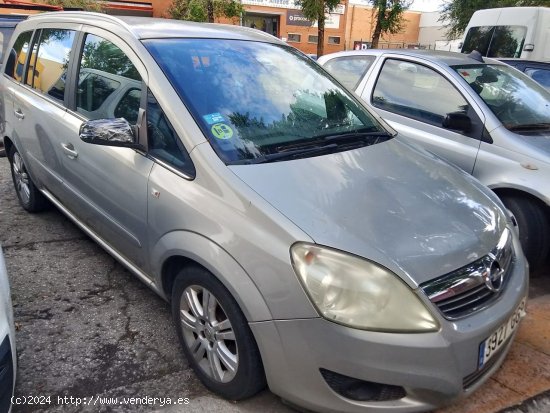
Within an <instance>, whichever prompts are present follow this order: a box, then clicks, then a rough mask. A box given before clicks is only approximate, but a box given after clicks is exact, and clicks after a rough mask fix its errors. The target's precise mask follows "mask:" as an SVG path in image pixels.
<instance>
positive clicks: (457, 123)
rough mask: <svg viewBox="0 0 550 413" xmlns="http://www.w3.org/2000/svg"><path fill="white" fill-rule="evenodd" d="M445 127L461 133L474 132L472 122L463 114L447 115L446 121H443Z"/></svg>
mask: <svg viewBox="0 0 550 413" xmlns="http://www.w3.org/2000/svg"><path fill="white" fill-rule="evenodd" d="M443 127H444V128H447V129H454V130H458V131H461V132H470V131H471V130H472V121H471V120H470V117H469V116H468V115H466V114H465V113H463V112H451V113H447V115H446V116H445V119H443Z"/></svg>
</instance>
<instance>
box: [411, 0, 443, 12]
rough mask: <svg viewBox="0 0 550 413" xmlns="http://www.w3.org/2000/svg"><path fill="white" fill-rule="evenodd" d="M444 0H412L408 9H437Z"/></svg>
mask: <svg viewBox="0 0 550 413" xmlns="http://www.w3.org/2000/svg"><path fill="white" fill-rule="evenodd" d="M443 3H444V0H414V1H413V3H412V4H411V6H410V7H409V10H414V11H438V10H439V8H440V7H441V5H442V4H443Z"/></svg>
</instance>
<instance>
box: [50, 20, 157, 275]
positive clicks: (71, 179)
mask: <svg viewBox="0 0 550 413" xmlns="http://www.w3.org/2000/svg"><path fill="white" fill-rule="evenodd" d="M79 49H80V50H82V55H81V58H80V59H79V61H78V62H77V66H76V67H75V68H74V71H73V74H74V75H73V79H74V80H73V84H72V85H73V88H72V96H71V99H70V103H69V110H68V112H67V119H66V120H67V123H68V124H69V125H70V127H71V129H72V133H71V134H70V135H67V136H63V137H62V138H61V141H60V142H59V148H60V150H61V152H62V154H63V156H62V159H63V165H64V171H65V172H64V176H63V182H64V185H65V186H66V188H67V191H68V192H69V193H70V196H69V202H70V205H69V208H70V209H71V210H72V211H73V212H74V213H75V215H77V216H78V217H79V218H80V219H81V220H82V221H83V222H84V223H85V224H86V225H87V226H88V227H90V228H91V229H92V230H93V231H94V232H96V233H97V234H98V235H99V236H100V237H101V238H102V239H104V240H105V241H106V242H107V243H108V244H109V245H110V246H111V247H113V248H114V249H116V250H117V251H118V252H119V253H120V254H122V255H123V256H124V257H126V258H127V259H129V260H130V261H131V262H132V263H134V264H135V265H137V266H138V267H139V268H140V269H142V270H143V271H144V272H148V265H149V264H148V258H147V257H148V254H147V251H148V245H147V180H148V177H149V173H150V171H151V168H152V167H153V161H152V160H151V159H149V158H147V157H146V156H145V154H143V153H141V152H139V151H136V150H134V149H129V148H117V147H110V146H99V145H93V144H89V143H85V142H83V141H82V140H81V139H80V138H79V130H80V126H81V125H82V123H83V121H86V120H94V119H112V118H125V119H126V120H127V121H128V122H129V123H130V124H136V122H137V118H138V112H139V109H140V106H141V94H142V84H143V81H144V80H145V79H144V77H145V76H146V71H145V70H144V68H143V66H141V63H140V62H139V59H137V58H136V57H135V55H134V54H133V52H132V50H131V49H130V48H129V47H128V46H127V45H126V44H125V43H123V42H120V41H118V40H117V38H116V37H114V36H112V35H110V34H109V33H107V32H103V31H101V30H98V29H95V28H90V29H89V30H84V36H83V37H82V40H81V45H80V46H79Z"/></svg>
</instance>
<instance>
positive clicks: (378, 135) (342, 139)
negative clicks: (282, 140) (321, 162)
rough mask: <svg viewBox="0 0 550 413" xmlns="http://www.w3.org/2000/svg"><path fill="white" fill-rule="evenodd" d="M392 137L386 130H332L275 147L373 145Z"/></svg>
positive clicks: (284, 148)
mask: <svg viewBox="0 0 550 413" xmlns="http://www.w3.org/2000/svg"><path fill="white" fill-rule="evenodd" d="M392 137H393V135H392V134H390V133H388V132H386V131H377V132H361V131H360V130H359V131H353V132H341V133H334V132H332V133H327V134H324V135H318V136H314V137H313V138H310V139H306V140H302V141H299V142H296V143H291V144H288V145H281V146H278V147H277V148H276V149H277V151H279V152H286V151H291V150H295V149H306V148H310V147H316V146H319V145H326V144H336V145H338V146H342V145H344V146H348V145H353V146H354V147H358V146H369V145H374V144H377V143H380V142H384V141H387V140H388V139H390V138H392ZM358 144H360V145H358Z"/></svg>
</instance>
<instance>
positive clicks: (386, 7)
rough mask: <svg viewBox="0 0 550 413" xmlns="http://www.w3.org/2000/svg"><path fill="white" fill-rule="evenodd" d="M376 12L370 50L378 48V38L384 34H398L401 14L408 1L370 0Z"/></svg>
mask: <svg viewBox="0 0 550 413" xmlns="http://www.w3.org/2000/svg"><path fill="white" fill-rule="evenodd" d="M370 2H371V4H372V7H373V9H374V10H375V11H376V18H375V20H376V24H375V26H374V32H373V33H372V48H373V49H376V48H378V42H379V41H380V36H382V35H383V34H384V33H392V34H394V33H399V32H400V31H401V30H402V29H403V12H404V11H405V10H406V9H407V8H408V7H409V5H410V3H411V1H410V0H370Z"/></svg>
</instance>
